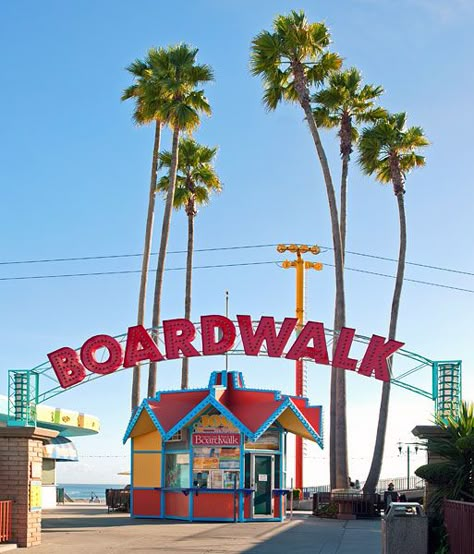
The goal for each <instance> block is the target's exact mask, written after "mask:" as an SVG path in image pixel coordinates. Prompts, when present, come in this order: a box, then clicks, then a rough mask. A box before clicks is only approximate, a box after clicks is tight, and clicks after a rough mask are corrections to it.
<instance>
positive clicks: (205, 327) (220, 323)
mask: <svg viewBox="0 0 474 554" xmlns="http://www.w3.org/2000/svg"><path fill="white" fill-rule="evenodd" d="M216 329H219V331H220V333H219V340H218V341H217V342H216ZM201 336H202V355H203V356H213V355H215V354H224V353H225V352H228V351H229V350H230V349H231V348H232V347H233V346H234V343H235V336H236V333H235V327H234V324H233V323H232V321H231V320H230V319H228V318H227V317H224V316H223V315H203V316H202V317H201Z"/></svg>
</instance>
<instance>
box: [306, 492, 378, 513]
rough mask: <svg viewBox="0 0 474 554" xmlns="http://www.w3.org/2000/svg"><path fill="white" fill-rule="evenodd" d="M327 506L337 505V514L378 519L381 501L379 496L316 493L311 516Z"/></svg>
mask: <svg viewBox="0 0 474 554" xmlns="http://www.w3.org/2000/svg"><path fill="white" fill-rule="evenodd" d="M329 504H337V507H338V511H339V514H346V515H351V516H355V517H356V518H358V519H359V518H373V517H379V516H380V511H381V509H383V501H382V499H381V498H380V495H379V494H363V493H360V492H359V493H354V494H352V493H337V492H335V493H330V492H318V493H315V494H314V495H313V514H314V515H318V512H319V510H320V509H323V508H324V507H325V506H328V505H329Z"/></svg>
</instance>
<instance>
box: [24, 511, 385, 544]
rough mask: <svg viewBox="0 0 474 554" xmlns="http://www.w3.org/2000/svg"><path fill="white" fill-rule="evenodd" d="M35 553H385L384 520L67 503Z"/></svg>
mask: <svg viewBox="0 0 474 554" xmlns="http://www.w3.org/2000/svg"><path fill="white" fill-rule="evenodd" d="M31 551H32V552H33V553H34V554H64V552H67V553H68V554H102V553H114V554H115V553H124V554H125V553H127V554H128V553H133V554H135V553H142V552H143V553H151V552H166V553H172V554H180V553H183V554H211V553H212V554H222V553H237V552H239V553H248V554H279V553H281V554H287V553H289V552H291V553H292V554H303V553H309V552H311V553H315V554H316V553H317V554H357V553H360V554H379V553H380V551H381V537H380V521H376V520H373V521H364V520H358V521H348V522H343V521H337V520H324V519H317V518H314V517H312V516H309V515H306V516H305V515H295V516H294V518H293V520H292V521H287V522H285V523H270V522H269V523H266V522H261V523H238V524H233V523H184V522H178V521H163V520H143V519H131V518H130V517H129V516H128V514H118V513H111V514H107V510H106V509H104V508H97V507H89V506H65V507H61V508H58V509H56V510H50V511H45V512H44V513H43V534H42V544H41V546H37V547H34V548H32V549H31Z"/></svg>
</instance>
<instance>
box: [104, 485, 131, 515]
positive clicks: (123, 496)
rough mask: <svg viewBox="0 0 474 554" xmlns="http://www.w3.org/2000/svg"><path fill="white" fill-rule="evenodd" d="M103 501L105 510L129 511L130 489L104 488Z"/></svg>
mask: <svg viewBox="0 0 474 554" xmlns="http://www.w3.org/2000/svg"><path fill="white" fill-rule="evenodd" d="M105 502H106V504H107V512H110V511H111V510H112V511H113V510H118V511H121V512H130V490H128V489H105Z"/></svg>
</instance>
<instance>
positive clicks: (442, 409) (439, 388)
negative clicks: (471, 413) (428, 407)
mask: <svg viewBox="0 0 474 554" xmlns="http://www.w3.org/2000/svg"><path fill="white" fill-rule="evenodd" d="M461 369H462V363H461V361H460V360H457V361H451V362H434V363H433V398H434V400H435V414H436V416H437V417H441V418H443V419H444V418H446V417H448V416H451V415H453V416H455V417H456V416H457V415H458V414H459V408H460V406H461Z"/></svg>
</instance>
